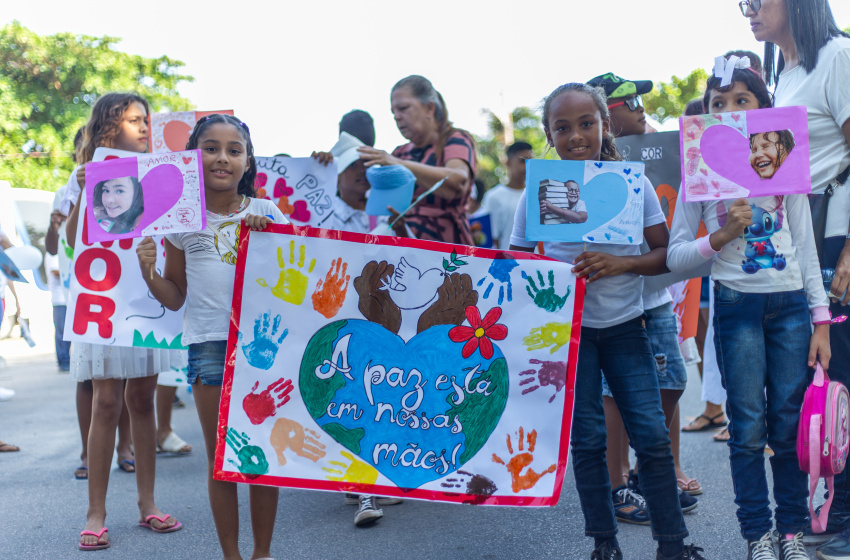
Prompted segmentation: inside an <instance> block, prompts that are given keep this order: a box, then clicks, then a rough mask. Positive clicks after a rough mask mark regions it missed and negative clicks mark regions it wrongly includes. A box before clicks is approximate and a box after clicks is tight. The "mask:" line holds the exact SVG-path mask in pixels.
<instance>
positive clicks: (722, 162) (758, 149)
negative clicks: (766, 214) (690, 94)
mask: <svg viewBox="0 0 850 560" xmlns="http://www.w3.org/2000/svg"><path fill="white" fill-rule="evenodd" d="M679 124H680V127H681V136H680V137H681V143H682V162H681V165H682V182H683V184H684V185H683V186H684V190H683V192H682V196H683V198H684V200H685V202H696V201H700V200H718V199H721V200H723V199H733V198H748V197H757V196H779V195H786V194H802V193H810V192H812V177H811V168H810V167H809V124H808V120H807V117H806V108H805V107H779V108H773V109H757V110H754V111H739V112H734V113H718V114H714V115H697V116H689V117H681V118H680V119H679Z"/></svg>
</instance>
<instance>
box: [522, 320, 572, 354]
mask: <svg viewBox="0 0 850 560" xmlns="http://www.w3.org/2000/svg"><path fill="white" fill-rule="evenodd" d="M571 332H572V323H546V324H545V325H543V326H541V327H534V328H533V329H531V332H530V333H528V336H526V337H524V338H523V339H522V343H523V344H524V345H525V347H526V348H528V351H529V352H531V351H532V350H542V349H544V348H549V347H550V346H551V347H552V348H550V349H549V353H550V354H554V353H555V352H557V351H558V350H560V349H561V348H562V347H563V346H564V345H565V344H569V342H570V333H571Z"/></svg>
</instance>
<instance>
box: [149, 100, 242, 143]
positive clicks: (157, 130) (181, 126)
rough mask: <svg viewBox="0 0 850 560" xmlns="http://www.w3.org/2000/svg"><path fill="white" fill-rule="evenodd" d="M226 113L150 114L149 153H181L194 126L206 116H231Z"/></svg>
mask: <svg viewBox="0 0 850 560" xmlns="http://www.w3.org/2000/svg"><path fill="white" fill-rule="evenodd" d="M232 114H233V111H232V110H227V111H181V112H177V113H152V114H151V120H150V147H151V153H154V154H159V153H163V152H181V151H183V150H185V149H186V142H188V141H189V136H190V135H191V134H192V129H193V128H195V124H196V123H197V122H198V121H199V120H200V119H201V118H202V117H206V116H207V115H232Z"/></svg>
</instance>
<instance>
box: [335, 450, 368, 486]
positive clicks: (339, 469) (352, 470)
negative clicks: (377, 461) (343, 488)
mask: <svg viewBox="0 0 850 560" xmlns="http://www.w3.org/2000/svg"><path fill="white" fill-rule="evenodd" d="M340 455H342V457H343V459H344V460H346V461H347V462H343V461H328V465H332V468H328V467H322V470H323V471H325V472H326V473H328V474H326V475H325V478H326V479H327V480H332V481H335V482H357V483H359V484H375V482H377V480H378V471H376V470H375V469H374V468H373V467H370V466H369V465H367V464H366V463H364V462H363V461H361V460H360V459H358V458H357V457H355V456H354V455H352V454H351V453H349V452H348V451H340ZM343 469H344V470H343Z"/></svg>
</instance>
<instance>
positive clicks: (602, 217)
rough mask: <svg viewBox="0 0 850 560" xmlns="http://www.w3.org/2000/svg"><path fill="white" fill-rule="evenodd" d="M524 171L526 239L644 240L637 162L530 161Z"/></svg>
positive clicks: (640, 172)
mask: <svg viewBox="0 0 850 560" xmlns="http://www.w3.org/2000/svg"><path fill="white" fill-rule="evenodd" d="M525 173H526V185H527V188H526V189H525V190H526V230H525V236H526V239H528V240H530V241H565V242H574V243H582V242H584V243H613V244H618V245H639V244H640V243H641V241H643V193H642V190H643V188H644V178H643V173H644V166H643V164H642V163H636V162H628V161H626V162H623V161H568V160H543V159H530V160H528V162H527V163H526V168H525Z"/></svg>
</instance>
